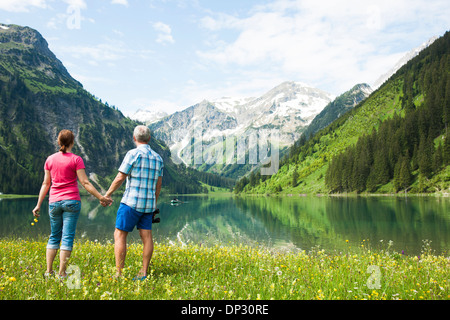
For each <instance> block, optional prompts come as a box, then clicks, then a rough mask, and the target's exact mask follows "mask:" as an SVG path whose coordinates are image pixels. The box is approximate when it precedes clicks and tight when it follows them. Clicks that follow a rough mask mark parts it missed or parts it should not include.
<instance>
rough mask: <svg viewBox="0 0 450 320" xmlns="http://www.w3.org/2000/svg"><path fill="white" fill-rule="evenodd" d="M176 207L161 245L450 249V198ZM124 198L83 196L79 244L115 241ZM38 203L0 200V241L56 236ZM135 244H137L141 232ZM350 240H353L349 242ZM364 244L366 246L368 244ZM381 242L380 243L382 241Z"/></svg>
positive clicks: (167, 208)
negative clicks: (108, 200) (109, 200)
mask: <svg viewBox="0 0 450 320" xmlns="http://www.w3.org/2000/svg"><path fill="white" fill-rule="evenodd" d="M179 199H180V200H182V203H180V204H179V205H172V204H171V201H170V198H169V197H164V196H163V197H161V198H160V202H159V205H158V207H159V208H160V211H161V213H160V217H161V223H159V224H154V228H153V230H154V231H153V234H154V237H155V239H156V241H159V242H170V241H172V242H181V243H196V244H199V243H201V244H204V245H213V244H230V243H231V244H241V243H242V244H248V245H264V246H268V247H277V248H284V249H288V250H295V249H303V250H307V251H308V250H310V249H311V248H313V247H316V246H320V248H323V249H328V250H334V249H336V250H343V249H346V248H348V247H349V246H353V248H356V247H358V246H360V245H361V244H362V243H364V244H365V245H366V246H367V245H370V246H371V247H373V248H386V246H387V243H388V242H389V241H390V240H391V241H393V243H394V249H395V250H397V251H399V252H400V251H402V250H404V251H405V252H406V254H418V253H420V251H421V249H422V240H431V241H432V242H431V244H432V249H434V250H435V251H436V253H446V252H448V251H449V248H450V233H449V229H450V199H448V198H434V197H408V198H396V197H348V198H344V197H313V196H311V197H297V196H293V197H232V196H182V197H179ZM119 202H120V198H117V199H115V202H114V203H113V205H112V206H111V207H108V208H103V207H101V206H100V205H98V202H97V201H94V200H93V199H91V198H87V197H84V198H83V199H82V211H81V216H80V219H79V222H78V228H77V234H76V238H84V239H90V240H99V241H105V240H111V241H112V239H113V232H114V224H115V217H116V212H117V209H118V206H119ZM35 204H36V199H14V200H8V199H3V200H1V201H0V236H1V237H5V236H14V237H22V238H24V237H27V238H40V239H42V238H43V237H46V236H48V234H49V233H50V226H49V219H48V205H47V203H44V204H43V206H42V210H41V218H40V219H39V222H38V223H37V224H36V225H35V226H31V225H30V223H31V222H32V220H33V217H32V214H31V210H32V209H33V208H34V206H35ZM129 238H130V239H132V240H133V239H134V240H138V239H139V234H138V232H137V231H136V230H135V231H133V232H132V233H130V235H129ZM346 240H349V242H348V243H347V242H346ZM363 240H365V241H363ZM381 240H382V242H381Z"/></svg>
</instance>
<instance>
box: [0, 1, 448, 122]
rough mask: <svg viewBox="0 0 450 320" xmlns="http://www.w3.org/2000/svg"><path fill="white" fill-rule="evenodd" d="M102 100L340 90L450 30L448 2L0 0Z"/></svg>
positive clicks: (155, 106)
mask: <svg viewBox="0 0 450 320" xmlns="http://www.w3.org/2000/svg"><path fill="white" fill-rule="evenodd" d="M0 23H3V24H18V25H22V26H29V27H31V28H34V29H36V30H37V31H39V32H40V33H41V34H42V36H43V37H44V38H45V39H46V40H47V42H48V44H49V48H50V50H52V51H53V52H54V53H55V55H56V56H57V57H58V59H60V60H61V61H62V63H63V64H64V65H65V67H66V68H67V70H68V71H69V73H70V74H71V75H72V76H73V77H74V78H75V79H77V80H78V81H80V82H81V83H82V84H83V86H84V88H85V89H86V90H88V91H89V92H90V93H92V94H93V95H95V96H96V97H98V98H100V99H102V101H103V102H108V104H109V105H114V106H115V107H117V108H118V109H120V110H121V111H122V112H123V113H124V114H125V115H127V116H131V115H132V114H133V113H134V112H136V111H137V110H138V109H149V110H155V111H157V110H160V111H165V112H167V113H172V112H175V111H180V110H183V109H185V108H187V107H189V106H191V105H194V104H196V103H199V102H200V101H202V100H204V99H207V100H212V99H218V98H221V97H258V96H261V95H263V94H264V93H266V92H267V91H269V90H270V89H272V88H274V87H275V86H277V85H279V84H281V83H282V82H284V81H299V82H303V83H307V84H309V85H311V86H313V87H316V88H319V89H322V90H324V91H326V92H329V93H331V94H333V95H336V96H337V95H339V94H341V93H343V92H345V91H347V90H349V89H351V88H352V87H353V86H354V85H355V84H358V83H368V84H372V83H373V82H374V81H375V80H376V79H377V78H378V77H379V76H380V75H382V74H383V73H385V72H386V71H388V70H389V69H390V68H392V67H393V66H394V65H395V63H396V62H397V61H398V60H399V59H400V58H401V57H402V56H403V55H404V54H406V53H407V52H408V51H410V50H411V49H413V48H415V47H418V46H419V45H421V44H422V43H424V42H425V41H427V40H428V39H430V38H431V37H433V36H442V35H443V34H444V33H445V32H446V31H449V30H450V6H449V5H448V0H424V1H422V0H376V1H363V0H340V1H337V0H327V1H321V0H311V1H310V0H306V1H304V0H226V1H225V0H208V1H206V0H146V1H144V0H0Z"/></svg>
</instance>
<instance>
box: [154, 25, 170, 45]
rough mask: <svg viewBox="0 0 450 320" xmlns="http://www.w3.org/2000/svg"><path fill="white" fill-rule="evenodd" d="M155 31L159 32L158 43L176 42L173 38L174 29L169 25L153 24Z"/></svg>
mask: <svg viewBox="0 0 450 320" xmlns="http://www.w3.org/2000/svg"><path fill="white" fill-rule="evenodd" d="M153 29H154V30H155V31H157V32H158V36H157V38H156V42H158V43H174V42H175V40H174V39H173V37H172V29H171V28H170V26H169V25H167V24H165V23H163V22H160V21H158V22H155V23H153Z"/></svg>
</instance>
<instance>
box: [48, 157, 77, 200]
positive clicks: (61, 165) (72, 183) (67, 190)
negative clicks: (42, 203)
mask: <svg viewBox="0 0 450 320" xmlns="http://www.w3.org/2000/svg"><path fill="white" fill-rule="evenodd" d="M84 168H85V167H84V162H83V159H81V157H80V156H77V155H75V154H73V153H62V152H58V153H55V154H52V155H51V156H49V157H48V158H47V161H45V165H44V169H45V170H49V171H50V177H51V180H52V186H51V188H50V198H49V202H50V203H52V202H57V201H61V200H81V198H80V192H79V190H78V183H77V170H79V169H84Z"/></svg>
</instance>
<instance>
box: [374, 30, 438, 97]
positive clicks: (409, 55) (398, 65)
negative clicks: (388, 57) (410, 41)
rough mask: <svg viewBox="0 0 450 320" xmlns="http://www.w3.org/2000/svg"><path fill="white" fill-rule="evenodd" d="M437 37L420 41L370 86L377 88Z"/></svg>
mask: <svg viewBox="0 0 450 320" xmlns="http://www.w3.org/2000/svg"><path fill="white" fill-rule="evenodd" d="M436 39H437V37H432V38H430V39H429V40H428V41H426V42H424V43H422V44H421V45H420V46H418V47H417V48H414V49H412V50H411V51H409V52H408V53H406V54H405V55H404V56H403V57H402V58H401V59H400V60H399V61H397V63H396V64H395V65H394V67H392V68H391V69H390V70H389V71H387V72H386V73H384V74H382V75H381V76H380V77H379V78H378V79H377V80H376V81H375V82H374V83H373V84H372V88H373V89H374V90H375V89H378V88H379V87H380V86H381V85H382V84H383V83H384V82H385V81H386V80H388V79H389V78H390V77H391V76H392V75H393V74H395V73H396V72H397V71H398V70H399V69H400V68H401V67H403V66H404V65H405V64H406V63H407V62H408V61H409V60H411V59H412V58H414V57H416V56H417V55H418V54H419V53H420V52H421V51H422V50H423V49H425V48H428V47H429V46H430V45H431V44H432V43H433V42H434V41H435V40H436Z"/></svg>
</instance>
